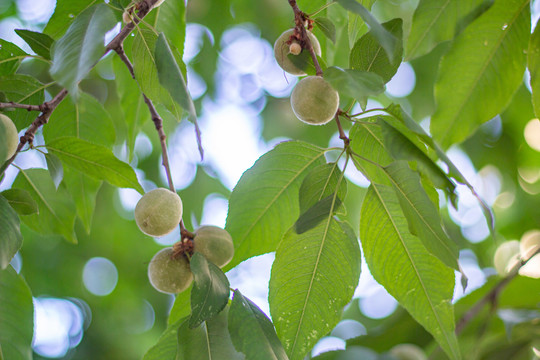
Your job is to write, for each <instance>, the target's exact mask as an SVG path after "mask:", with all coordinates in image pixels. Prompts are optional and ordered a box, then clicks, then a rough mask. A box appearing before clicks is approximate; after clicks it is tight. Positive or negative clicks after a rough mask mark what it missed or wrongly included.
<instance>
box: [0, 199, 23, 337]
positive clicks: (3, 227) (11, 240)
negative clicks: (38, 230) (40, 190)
mask: <svg viewBox="0 0 540 360" xmlns="http://www.w3.org/2000/svg"><path fill="white" fill-rule="evenodd" d="M22 239H23V238H22V235H21V229H20V221H19V216H18V215H17V213H16V212H15V210H13V208H12V207H11V206H10V203H9V201H8V200H7V199H6V198H5V197H3V196H1V195H0V272H1V271H2V269H5V268H7V267H8V265H9V263H10V262H11V259H13V257H14V256H15V254H16V253H17V251H19V249H20V248H21V246H22ZM0 326H1V325H0ZM0 343H1V342H0Z"/></svg>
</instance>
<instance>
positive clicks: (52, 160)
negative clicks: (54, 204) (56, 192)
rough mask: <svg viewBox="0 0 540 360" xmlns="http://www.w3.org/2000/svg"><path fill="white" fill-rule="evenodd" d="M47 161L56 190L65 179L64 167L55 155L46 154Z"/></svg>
mask: <svg viewBox="0 0 540 360" xmlns="http://www.w3.org/2000/svg"><path fill="white" fill-rule="evenodd" d="M45 161H46V162H47V170H49V174H51V179H52V181H53V183H54V186H55V187H56V189H58V186H60V183H61V182H62V179H63V178H64V167H63V166H62V162H61V161H60V159H59V158H57V157H56V156H55V155H53V154H45Z"/></svg>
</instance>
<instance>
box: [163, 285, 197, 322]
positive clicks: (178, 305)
mask: <svg viewBox="0 0 540 360" xmlns="http://www.w3.org/2000/svg"><path fill="white" fill-rule="evenodd" d="M192 289H193V286H192V285H191V286H190V287H189V288H187V289H186V290H184V291H182V292H181V293H180V294H178V295H176V298H175V299H174V304H173V306H172V308H171V312H170V314H169V320H168V322H167V323H168V324H169V326H171V325H172V324H174V323H176V322H177V321H178V320H180V319H183V318H185V317H188V316H189V314H190V313H191V307H190V304H191V290H192Z"/></svg>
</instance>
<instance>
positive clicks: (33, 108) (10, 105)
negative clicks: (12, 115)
mask: <svg viewBox="0 0 540 360" xmlns="http://www.w3.org/2000/svg"><path fill="white" fill-rule="evenodd" d="M0 109H26V110H28V111H41V112H43V111H44V110H45V109H44V105H43V104H41V105H29V104H19V103H16V102H13V101H10V102H0Z"/></svg>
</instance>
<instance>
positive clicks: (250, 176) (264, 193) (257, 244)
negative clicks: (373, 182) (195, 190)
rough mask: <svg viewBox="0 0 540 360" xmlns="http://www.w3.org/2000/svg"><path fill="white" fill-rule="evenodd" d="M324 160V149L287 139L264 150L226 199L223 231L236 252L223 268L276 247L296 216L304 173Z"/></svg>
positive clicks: (231, 266)
mask: <svg viewBox="0 0 540 360" xmlns="http://www.w3.org/2000/svg"><path fill="white" fill-rule="evenodd" d="M324 163H325V161H324V149H321V148H319V147H316V146H314V145H311V144H308V143H305V142H300V141H290V142H285V143H281V144H279V145H277V146H276V147H275V148H274V149H273V150H271V151H269V152H267V153H266V154H265V155H263V156H262V157H261V158H260V159H259V160H257V162H255V164H254V165H253V166H252V167H251V168H250V169H249V170H247V171H246V172H245V173H244V174H243V175H242V177H241V178H240V180H239V181H238V184H237V185H236V187H235V188H234V190H233V192H232V194H231V197H230V200H229V212H228V215H227V226H226V230H227V231H228V232H229V234H231V236H232V238H233V241H234V246H235V253H234V258H233V259H232V261H231V262H230V263H229V264H228V265H227V266H226V267H225V268H224V270H225V271H227V269H231V268H233V267H234V266H236V265H237V264H239V263H240V262H242V261H243V260H245V259H247V258H250V257H252V256H256V255H261V254H265V253H267V252H270V251H274V250H275V249H276V247H277V244H278V242H279V241H280V240H281V237H282V236H283V234H284V233H285V232H286V231H287V230H288V229H289V227H291V225H293V224H294V221H295V220H296V218H297V217H298V215H299V213H298V212H299V205H298V189H299V188H300V185H301V183H302V180H303V179H304V176H306V174H308V173H309V172H310V170H311V169H313V168H314V167H315V166H317V165H321V164H324Z"/></svg>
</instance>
